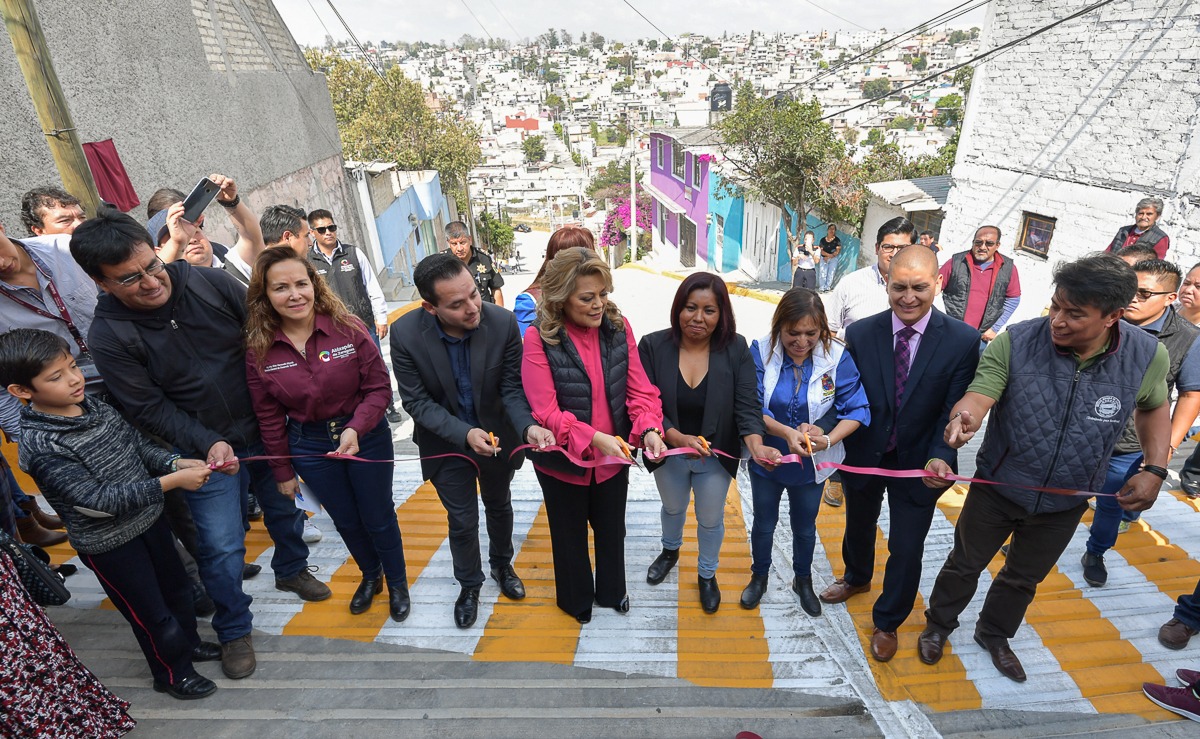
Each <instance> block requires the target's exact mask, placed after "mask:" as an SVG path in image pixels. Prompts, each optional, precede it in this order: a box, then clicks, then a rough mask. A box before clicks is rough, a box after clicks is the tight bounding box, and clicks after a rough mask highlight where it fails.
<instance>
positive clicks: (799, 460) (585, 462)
mask: <svg viewBox="0 0 1200 739" xmlns="http://www.w3.org/2000/svg"><path fill="white" fill-rule="evenodd" d="M493 438H494V437H493ZM700 442H701V444H703V445H704V448H705V449H706V450H707V451H708V452H709V453H711V454H716V455H719V456H722V457H726V458H728V459H741V460H745V459H746V458H745V457H740V458H739V457H735V456H733V455H732V454H727V453H725V452H723V451H721V450H720V449H713V448H712V446H711V445H709V444H708V442H707V441H705V440H704V439H703V438H701V439H700ZM621 446H622V449H624V450H625V452H626V455H627V456H624V457H614V456H602V457H596V458H595V459H580V458H579V457H577V456H575V455H574V454H572V453H571V452H569V451H567V450H566V449H564V448H563V447H561V446H558V445H551V446H546V447H539V446H537V445H535V444H522V445H521V446H519V447H517V448H516V449H514V450H512V452H510V454H509V456H512V455H514V454H518V453H520V452H523V451H533V452H538V453H541V454H546V453H557V454H562V455H563V456H564V457H566V458H567V459H568V460H569V461H570V462H571V463H572V464H574V465H576V466H578V467H582V468H586V469H592V468H596V467H603V466H605V465H610V464H624V465H637V463H636V462H635V461H634V459H633V450H632V449H630V448H629V446H628V444H626V443H624V442H622V444H621ZM680 455H697V456H698V452H697V451H696V450H695V449H691V448H687V447H678V448H676V449H670V450H668V451H667V452H665V453H664V454H663V455H662V457H676V456H680ZM299 456H307V457H320V456H336V457H338V458H339V459H344V460H346V461H347V462H366V463H373V464H385V463H386V464H394V463H397V462H420V461H421V460H423V459H442V458H446V457H461V458H462V459H465V460H467V461H468V462H470V463H471V464H473V465H474V464H475V461H474V460H473V459H471V458H470V457H469V456H467V455H466V454H452V453H451V454H434V455H431V456H428V457H395V458H393V459H363V458H362V457H356V456H353V455H349V454H342V455H334V454H327V455H320V454H309V455H281V456H269V455H264V456H257V457H243V458H240V459H239V460H238V461H239V462H258V461H264V462H268V461H270V460H273V459H297V458H299ZM660 458H661V457H660ZM758 461H761V462H764V463H766V460H758ZM778 464H801V465H802V464H804V457H801V456H800V455H799V454H785V455H784V456H783V457H781V458H780V460H779V462H778ZM638 466H640V465H638ZM213 469H216V468H215V467H214V468H213ZM476 469H478V466H476ZM817 469H835V470H838V471H841V472H850V473H852V474H857V475H877V476H879V477H896V478H902V477H903V478H936V479H939V480H949V481H951V482H965V483H968V484H970V483H978V484H980V485H1001V484H1008V483H998V482H995V481H993V480H984V479H982V478H979V477H966V476H964V475H953V474H952V475H947V476H945V477H941V476H940V475H938V474H937V473H934V472H930V471H929V470H887V469H883V468H881V467H855V466H853V465H849V464H839V463H834V462H818V463H817ZM1012 487H1021V488H1025V489H1027V490H1033V491H1035V492H1039V493H1050V494H1052V495H1070V496H1078V497H1089V496H1093V495H1094V496H1097V497H1105V498H1115V497H1117V494H1116V493H1097V492H1093V491H1089V490H1069V489H1067V488H1056V487H1037V486H1033V485H1016V486H1012Z"/></svg>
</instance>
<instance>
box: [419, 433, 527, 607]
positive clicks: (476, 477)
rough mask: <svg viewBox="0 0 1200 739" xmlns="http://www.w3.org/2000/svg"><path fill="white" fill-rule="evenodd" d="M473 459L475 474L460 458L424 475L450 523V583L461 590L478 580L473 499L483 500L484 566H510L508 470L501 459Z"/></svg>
mask: <svg viewBox="0 0 1200 739" xmlns="http://www.w3.org/2000/svg"><path fill="white" fill-rule="evenodd" d="M476 461H477V462H478V463H479V472H478V473H476V471H475V468H474V467H472V466H471V464H470V463H469V462H467V461H466V460H465V459H450V460H446V461H445V462H444V463H443V464H442V466H441V467H439V468H438V470H437V472H435V473H434V474H433V476H432V477H430V482H432V483H433V487H434V488H435V489H436V490H437V494H438V498H440V499H441V501H442V506H444V507H445V509H446V519H447V521H448V522H449V524H450V537H449V538H450V555H451V557H453V559H454V579H455V580H458V584H459V585H461V586H462V587H464V588H477V587H479V586H480V585H482V584H483V581H484V576H483V568H482V566H481V555H480V551H479V501H478V499H482V500H483V510H484V515H485V517H486V521H487V532H488V564H489V565H490V566H491V568H492V569H497V568H500V567H504V566H505V565H508V564H510V563H511V562H512V558H513V542H512V532H513V509H512V491H511V489H510V488H509V483H511V482H512V478H513V469H512V467H510V466H509V464H508V460H507V457H504V458H500V459H495V460H491V459H485V458H480V457H476ZM476 488H478V491H479V494H478V499H477V497H476Z"/></svg>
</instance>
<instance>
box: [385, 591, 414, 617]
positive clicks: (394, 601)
mask: <svg viewBox="0 0 1200 739" xmlns="http://www.w3.org/2000/svg"><path fill="white" fill-rule="evenodd" d="M411 610H412V601H410V600H409V598H408V583H402V584H401V585H400V586H399V587H393V586H391V585H388V611H390V612H391V614H392V620H393V621H397V622H399V621H403V620H404V619H406V618H408V613H409V611H411Z"/></svg>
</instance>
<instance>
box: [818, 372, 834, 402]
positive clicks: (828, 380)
mask: <svg viewBox="0 0 1200 739" xmlns="http://www.w3.org/2000/svg"><path fill="white" fill-rule="evenodd" d="M833 393H834V388H833V378H832V377H830V376H829V373H828V372H826V373H825V374H823V375H821V395H822V397H823V398H828V397H829V396H830V395H833Z"/></svg>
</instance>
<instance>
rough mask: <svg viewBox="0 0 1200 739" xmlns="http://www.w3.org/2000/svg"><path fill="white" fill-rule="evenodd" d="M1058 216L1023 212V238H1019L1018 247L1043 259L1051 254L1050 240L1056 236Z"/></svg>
mask: <svg viewBox="0 0 1200 739" xmlns="http://www.w3.org/2000/svg"><path fill="white" fill-rule="evenodd" d="M1057 222H1058V219H1057V218H1051V217H1049V216H1040V215H1038V214H1037V213H1029V212H1026V213H1023V214H1022V216H1021V238H1020V239H1018V240H1017V249H1019V250H1021V251H1023V252H1027V253H1029V254H1036V255H1038V256H1039V257H1042V258H1043V259H1045V258H1047V257H1049V256H1050V240H1051V239H1053V238H1054V224H1055V223H1057Z"/></svg>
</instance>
